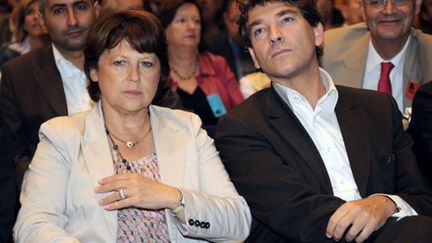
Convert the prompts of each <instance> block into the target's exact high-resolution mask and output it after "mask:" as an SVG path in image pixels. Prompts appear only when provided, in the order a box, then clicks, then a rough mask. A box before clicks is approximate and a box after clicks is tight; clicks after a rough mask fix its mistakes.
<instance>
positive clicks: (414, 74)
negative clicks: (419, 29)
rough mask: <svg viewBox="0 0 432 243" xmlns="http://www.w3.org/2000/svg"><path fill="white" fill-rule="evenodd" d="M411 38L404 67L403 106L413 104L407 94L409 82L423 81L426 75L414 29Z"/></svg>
mask: <svg viewBox="0 0 432 243" xmlns="http://www.w3.org/2000/svg"><path fill="white" fill-rule="evenodd" d="M411 32H412V34H411V37H412V38H411V40H410V43H409V44H408V47H407V50H406V57H405V62H404V68H403V78H402V82H403V90H402V95H403V103H404V104H403V106H404V108H405V107H409V106H411V102H412V100H410V99H408V98H407V96H406V91H407V89H408V82H409V81H410V80H412V81H413V82H415V83H421V82H422V80H423V78H424V76H423V70H422V67H421V66H420V63H419V61H418V60H419V59H420V58H421V56H422V55H424V54H422V53H419V52H418V50H419V44H418V39H417V38H418V37H417V35H416V33H415V31H414V30H411ZM402 112H403V111H402Z"/></svg>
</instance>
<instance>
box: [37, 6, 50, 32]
mask: <svg viewBox="0 0 432 243" xmlns="http://www.w3.org/2000/svg"><path fill="white" fill-rule="evenodd" d="M37 19H38V21H39V24H40V25H41V27H42V29H43V30H44V31H45V33H47V34H49V33H48V30H47V28H46V25H45V20H44V16H43V14H42V13H41V12H40V11H39V12H38V13H37Z"/></svg>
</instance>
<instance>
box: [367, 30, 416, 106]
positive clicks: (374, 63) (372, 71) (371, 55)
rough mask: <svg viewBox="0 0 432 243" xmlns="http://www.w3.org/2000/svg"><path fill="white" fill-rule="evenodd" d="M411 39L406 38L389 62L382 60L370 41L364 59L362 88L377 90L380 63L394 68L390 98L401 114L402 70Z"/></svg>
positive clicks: (402, 94) (402, 98)
mask: <svg viewBox="0 0 432 243" xmlns="http://www.w3.org/2000/svg"><path fill="white" fill-rule="evenodd" d="M410 40H411V37H409V38H408V40H407V41H406V43H405V45H404V47H403V48H402V50H401V51H400V52H399V53H398V54H397V55H396V56H394V57H393V58H392V59H390V60H384V59H382V57H381V56H380V55H379V54H378V52H377V51H376V49H375V47H374V46H373V44H372V41H369V50H368V54H367V59H366V68H365V73H364V79H363V88H364V89H371V90H378V81H379V79H380V74H381V62H391V63H393V65H394V68H393V69H392V70H391V72H390V82H391V86H392V96H393V97H394V99H395V100H396V103H397V105H398V108H399V110H400V111H401V112H402V113H403V112H404V110H405V107H403V100H404V93H405V92H404V90H403V68H404V63H405V57H406V53H407V48H408V44H409V42H410Z"/></svg>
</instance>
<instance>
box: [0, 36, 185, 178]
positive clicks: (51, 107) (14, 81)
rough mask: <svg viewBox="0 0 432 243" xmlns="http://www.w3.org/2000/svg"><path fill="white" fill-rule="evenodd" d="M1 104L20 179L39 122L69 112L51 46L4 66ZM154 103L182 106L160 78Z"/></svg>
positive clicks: (32, 148)
mask: <svg viewBox="0 0 432 243" xmlns="http://www.w3.org/2000/svg"><path fill="white" fill-rule="evenodd" d="M0 94H1V100H0V104H1V106H2V109H3V111H4V119H5V122H6V125H7V126H8V127H9V128H10V131H11V133H12V135H13V138H14V148H13V149H14V156H15V163H16V165H17V181H18V183H19V184H21V181H22V176H23V173H24V172H25V170H26V169H27V167H28V164H29V163H30V160H31V158H32V157H33V153H34V151H35V149H36V145H37V143H38V142H39V139H38V131H39V127H40V125H41V124H42V123H43V122H45V121H47V120H49V119H51V118H53V117H56V116H63V115H67V114H68V112H67V104H66V96H65V93H64V90H63V83H62V79H61V76H60V72H59V70H58V69H57V66H56V64H55V60H54V55H53V52H52V46H51V45H48V46H45V47H43V48H40V49H37V50H34V51H31V52H30V53H28V54H26V55H24V56H20V57H18V58H16V59H14V60H11V61H10V62H7V63H6V64H4V65H3V66H2V78H1V93H0ZM153 103H154V104H157V105H161V106H168V107H180V106H181V105H180V100H179V98H178V97H177V96H176V94H174V93H173V92H172V91H171V89H170V87H169V84H168V83H167V82H166V81H165V82H161V83H160V84H159V87H158V93H157V94H156V96H155V98H154V100H153Z"/></svg>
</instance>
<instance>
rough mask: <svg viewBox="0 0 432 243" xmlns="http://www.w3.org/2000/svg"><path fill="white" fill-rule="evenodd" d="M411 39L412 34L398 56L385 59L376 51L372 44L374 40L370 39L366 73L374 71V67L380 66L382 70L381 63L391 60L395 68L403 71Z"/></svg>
mask: <svg viewBox="0 0 432 243" xmlns="http://www.w3.org/2000/svg"><path fill="white" fill-rule="evenodd" d="M410 41H411V35H410V36H409V37H408V40H407V41H406V42H405V45H404V47H403V48H402V50H401V51H400V52H399V53H398V54H397V55H396V56H394V57H393V58H392V59H390V60H384V59H383V58H382V57H381V56H380V55H379V54H378V52H377V51H376V49H375V47H374V45H373V44H372V40H370V41H369V52H368V56H367V61H366V73H370V72H372V70H373V69H375V68H378V67H379V68H380V70H381V67H380V65H381V63H382V62H391V63H393V65H394V68H396V69H397V70H400V71H403V64H404V62H405V56H406V54H407V49H408V45H409V42H410Z"/></svg>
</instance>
